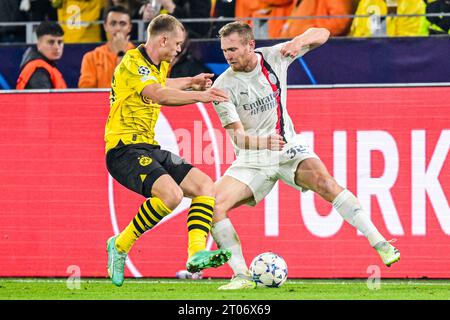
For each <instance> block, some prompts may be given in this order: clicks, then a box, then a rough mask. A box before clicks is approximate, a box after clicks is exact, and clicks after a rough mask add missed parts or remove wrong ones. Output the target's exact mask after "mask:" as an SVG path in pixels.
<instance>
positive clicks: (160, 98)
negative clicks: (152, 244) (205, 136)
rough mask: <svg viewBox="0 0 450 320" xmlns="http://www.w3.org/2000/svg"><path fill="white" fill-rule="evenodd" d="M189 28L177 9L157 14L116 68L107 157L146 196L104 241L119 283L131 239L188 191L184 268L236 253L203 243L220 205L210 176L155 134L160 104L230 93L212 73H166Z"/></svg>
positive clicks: (214, 263) (117, 174)
mask: <svg viewBox="0 0 450 320" xmlns="http://www.w3.org/2000/svg"><path fill="white" fill-rule="evenodd" d="M184 32H185V29H184V27H183V25H182V24H181V22H179V21H178V20H177V19H176V18H174V17H173V16H170V15H165V14H162V15H159V16H157V17H156V18H154V19H153V20H152V22H151V23H150V24H149V26H148V30H147V42H146V43H145V45H140V46H139V47H137V48H136V49H131V50H128V51H127V53H126V54H125V56H124V57H123V59H122V61H121V62H120V64H119V65H118V66H117V67H116V70H115V72H114V77H113V80H112V86H111V93H110V105H111V107H110V112H109V116H108V121H107V123H106V128H105V141H106V165H107V168H108V171H109V173H110V174H111V176H112V177H114V179H116V180H117V181H118V182H119V183H121V184H122V185H124V186H125V187H127V188H128V189H130V190H133V191H134V192H137V193H139V194H141V195H143V196H144V197H146V198H147V200H146V201H144V203H143V204H142V205H141V206H140V208H139V210H138V212H137V214H136V216H135V217H134V218H133V220H132V221H131V222H130V224H129V225H128V226H127V227H126V228H125V229H124V230H123V231H122V232H121V233H120V234H119V235H117V236H113V237H111V238H109V239H108V241H107V252H108V274H109V276H110V277H111V279H112V282H113V283H114V284H115V285H116V286H121V285H122V284H123V281H124V275H123V274H124V264H125V261H126V257H127V254H128V252H129V251H130V249H131V247H132V245H133V243H134V242H135V241H136V240H137V239H138V238H139V237H140V236H142V234H143V233H144V232H146V231H148V230H150V229H152V228H153V227H154V226H155V225H156V224H157V223H158V222H159V221H160V220H161V219H163V218H164V217H165V216H167V215H168V214H170V213H171V212H172V210H174V209H175V208H176V207H177V206H178V204H179V203H180V202H181V200H182V198H183V196H186V197H189V198H191V199H192V203H191V206H190V208H189V212H188V218H187V227H188V261H187V263H186V268H187V270H188V271H190V272H198V271H200V270H203V269H205V268H210V267H218V266H221V265H222V264H224V263H225V262H227V261H228V260H229V259H230V257H231V251H230V250H228V249H225V250H215V251H209V250H206V238H207V236H208V234H209V232H210V229H211V222H212V215H213V210H214V205H215V198H214V186H213V182H212V180H211V178H210V177H209V176H207V175H206V174H205V173H203V172H202V171H200V170H199V169H197V168H195V167H193V166H192V165H191V164H189V163H187V162H186V161H185V160H184V159H181V158H180V157H178V156H177V155H175V154H172V153H171V152H169V151H166V150H163V149H161V147H160V146H159V145H158V143H157V142H156V141H155V131H154V128H155V124H156V121H157V119H158V115H159V112H160V108H161V105H165V106H182V105H186V104H192V103H196V102H205V103H207V102H212V101H217V102H225V101H228V96H227V94H226V93H225V92H224V91H222V90H220V89H215V88H211V85H212V81H211V77H212V76H213V74H205V73H202V74H199V75H197V76H195V77H185V78H175V79H166V76H167V72H168V69H169V62H170V61H172V60H173V58H174V57H175V56H176V55H177V53H178V52H180V51H181V44H182V42H183V41H184V38H185V37H184ZM185 89H192V90H189V91H188V90H185Z"/></svg>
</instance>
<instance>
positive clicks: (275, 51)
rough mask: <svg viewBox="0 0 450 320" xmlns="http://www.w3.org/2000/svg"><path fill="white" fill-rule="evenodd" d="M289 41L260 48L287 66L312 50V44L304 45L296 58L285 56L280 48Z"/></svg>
mask: <svg viewBox="0 0 450 320" xmlns="http://www.w3.org/2000/svg"><path fill="white" fill-rule="evenodd" d="M286 43H287V42H282V43H278V44H276V45H274V46H272V47H265V48H260V49H258V50H261V52H263V54H265V55H268V56H270V57H271V58H269V59H272V60H274V61H275V62H279V63H281V64H282V65H284V66H285V67H286V68H287V67H289V65H290V64H291V63H292V62H294V61H295V60H296V59H298V58H300V57H302V56H304V55H305V54H306V53H307V52H308V51H309V50H310V46H303V47H302V49H301V50H300V52H299V54H298V55H297V56H296V57H295V58H291V57H284V56H283V55H282V54H281V52H280V50H281V48H282V47H283V45H285V44H286Z"/></svg>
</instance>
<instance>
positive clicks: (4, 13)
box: [0, 0, 450, 43]
mask: <svg viewBox="0 0 450 320" xmlns="http://www.w3.org/2000/svg"><path fill="white" fill-rule="evenodd" d="M118 5H119V6H123V7H125V8H127V9H128V10H129V12H130V14H131V19H132V20H133V21H144V22H149V21H151V20H152V19H153V17H155V16H156V15H158V14H160V13H168V14H172V15H174V16H175V17H177V18H179V19H192V18H195V19H197V18H201V19H205V18H220V17H227V18H260V19H267V21H268V22H267V37H268V38H271V39H277V38H290V37H293V36H295V35H297V34H299V33H301V32H303V31H304V30H306V29H307V28H309V27H314V26H315V27H326V28H328V29H329V30H330V32H331V34H332V36H355V37H368V36H373V35H375V36H376V35H383V34H384V35H387V36H426V35H429V34H436V33H441V34H442V33H445V34H448V32H449V27H450V17H446V16H441V17H439V16H433V17H425V16H420V15H423V14H426V13H434V14H438V13H449V12H450V1H449V0H426V1H424V0H339V1H337V0H252V1H249V0H2V1H0V24H1V23H2V22H26V21H33V22H37V21H45V20H49V21H58V22H59V23H60V24H61V26H62V28H63V30H64V42H65V43H88V42H100V41H105V40H106V34H105V32H104V31H103V30H102V27H101V23H100V21H103V20H104V19H105V16H104V12H105V9H107V8H108V7H111V6H118ZM388 14H398V15H417V16H406V17H405V16H403V17H385V18H381V19H379V20H378V21H377V20H375V19H371V18H367V17H356V18H353V19H352V18H351V17H348V16H349V15H357V16H363V15H374V16H375V15H377V16H381V17H383V16H386V15H388ZM281 17H302V18H301V19H282V18H281ZM309 17H314V18H309ZM249 22H250V23H252V20H249ZM186 25H187V27H188V30H189V37H190V38H214V37H216V35H217V29H218V28H219V27H220V26H221V24H220V23H214V22H212V20H210V21H209V22H194V23H186ZM136 39H137V31H136V28H135V25H133V30H132V33H131V40H136ZM0 42H25V29H24V28H23V27H20V26H1V27H0Z"/></svg>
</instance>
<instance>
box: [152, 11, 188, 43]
mask: <svg viewBox="0 0 450 320" xmlns="http://www.w3.org/2000/svg"><path fill="white" fill-rule="evenodd" d="M176 28H180V29H181V30H182V31H183V32H184V31H185V29H184V26H183V24H182V23H181V22H180V21H179V20H178V19H177V18H175V17H174V16H171V15H169V14H160V15H158V16H156V17H155V18H153V20H152V21H151V22H150V24H149V25H148V28H147V37H148V38H151V37H154V36H157V35H159V34H161V33H163V32H173V31H175V29H176Z"/></svg>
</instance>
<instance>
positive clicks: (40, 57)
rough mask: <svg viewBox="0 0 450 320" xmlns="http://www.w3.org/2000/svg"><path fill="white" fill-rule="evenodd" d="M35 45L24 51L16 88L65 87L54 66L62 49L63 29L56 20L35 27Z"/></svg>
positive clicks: (60, 75) (59, 73)
mask: <svg viewBox="0 0 450 320" xmlns="http://www.w3.org/2000/svg"><path fill="white" fill-rule="evenodd" d="M36 36H37V44H36V47H34V46H33V47H30V48H28V49H27V51H25V53H24V55H23V58H22V62H21V64H20V75H19V78H18V79H17V85H16V89H18V90H20V89H65V88H67V85H66V82H65V81H64V78H63V76H62V74H61V72H59V70H58V69H57V68H56V66H55V63H56V61H58V60H59V59H60V58H61V56H62V54H63V50H64V41H63V36H64V31H63V29H62V28H61V26H60V25H59V24H58V23H56V22H51V21H44V22H41V24H40V25H39V26H38V27H37V29H36Z"/></svg>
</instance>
